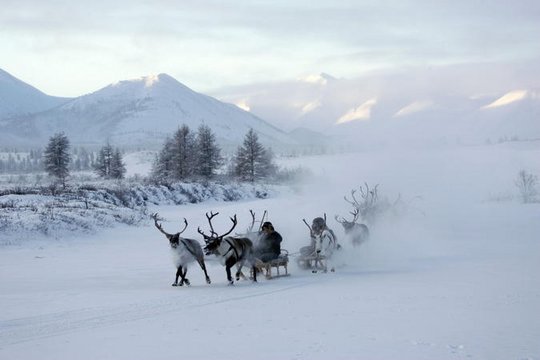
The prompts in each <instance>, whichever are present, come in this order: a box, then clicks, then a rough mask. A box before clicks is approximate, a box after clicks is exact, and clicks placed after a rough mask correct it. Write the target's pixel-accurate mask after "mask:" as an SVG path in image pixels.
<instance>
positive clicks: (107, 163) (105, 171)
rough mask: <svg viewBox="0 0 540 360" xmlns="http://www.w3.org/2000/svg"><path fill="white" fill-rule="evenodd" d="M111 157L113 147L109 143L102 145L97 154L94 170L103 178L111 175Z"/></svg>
mask: <svg viewBox="0 0 540 360" xmlns="http://www.w3.org/2000/svg"><path fill="white" fill-rule="evenodd" d="M112 158H113V148H112V146H111V145H110V144H107V145H105V146H103V147H102V148H101V149H100V150H99V152H98V155H97V158H96V163H95V164H94V171H95V172H96V174H97V175H98V176H99V177H101V178H104V179H109V178H110V177H111V163H112Z"/></svg>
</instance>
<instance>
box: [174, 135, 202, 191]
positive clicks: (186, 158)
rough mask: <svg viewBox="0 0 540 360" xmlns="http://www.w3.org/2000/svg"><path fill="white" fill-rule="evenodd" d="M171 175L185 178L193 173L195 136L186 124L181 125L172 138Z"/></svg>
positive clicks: (180, 178) (181, 178) (177, 178)
mask: <svg viewBox="0 0 540 360" xmlns="http://www.w3.org/2000/svg"><path fill="white" fill-rule="evenodd" d="M171 151H172V154H171V155H172V177H173V180H185V179H188V178H189V177H191V176H192V175H194V173H195V165H196V164H195V162H196V143H195V136H194V135H193V133H192V132H191V130H190V129H189V127H188V126H187V125H185V124H184V125H182V127H181V128H180V129H178V130H177V131H176V132H175V133H174V136H173V139H172V148H171Z"/></svg>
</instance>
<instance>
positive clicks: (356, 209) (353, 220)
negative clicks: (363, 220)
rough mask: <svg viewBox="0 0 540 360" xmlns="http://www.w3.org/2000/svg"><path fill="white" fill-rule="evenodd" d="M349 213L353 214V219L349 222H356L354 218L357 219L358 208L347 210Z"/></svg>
mask: <svg viewBox="0 0 540 360" xmlns="http://www.w3.org/2000/svg"><path fill="white" fill-rule="evenodd" d="M349 214H351V215H352V216H353V219H352V221H351V222H356V220H358V215H360V209H358V208H354V210H353V211H349Z"/></svg>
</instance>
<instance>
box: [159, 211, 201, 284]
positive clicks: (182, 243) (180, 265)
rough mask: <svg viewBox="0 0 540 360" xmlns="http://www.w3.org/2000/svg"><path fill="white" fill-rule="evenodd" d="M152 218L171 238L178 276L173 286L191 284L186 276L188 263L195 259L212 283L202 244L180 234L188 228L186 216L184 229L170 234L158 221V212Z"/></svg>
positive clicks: (163, 232)
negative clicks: (207, 270)
mask: <svg viewBox="0 0 540 360" xmlns="http://www.w3.org/2000/svg"><path fill="white" fill-rule="evenodd" d="M151 218H152V219H154V225H155V226H156V228H157V229H158V230H159V231H160V232H161V233H162V234H164V235H165V236H166V237H167V239H169V244H170V246H171V255H172V258H173V263H174V265H175V266H176V278H175V280H174V283H173V284H172V286H182V285H184V284H186V285H188V286H189V285H190V282H189V280H188V279H187V278H186V274H187V269H188V265H189V264H191V263H193V262H195V261H197V262H198V263H199V265H200V266H201V269H202V270H203V271H204V276H205V277H206V283H208V284H210V282H211V281H210V277H209V276H208V273H207V272H206V266H205V264H204V253H203V250H202V247H201V244H199V242H198V241H197V240H193V239H186V238H183V237H181V236H180V235H181V234H182V233H183V232H184V231H186V229H187V226H188V222H187V220H186V218H184V224H185V226H184V229H183V230H182V231H180V232H178V233H176V234H169V233H167V232H165V231H164V230H163V228H162V227H161V224H159V223H158V220H159V218H158V214H157V213H155V214H152V215H151ZM179 277H180V278H181V280H180V283H178V278H179Z"/></svg>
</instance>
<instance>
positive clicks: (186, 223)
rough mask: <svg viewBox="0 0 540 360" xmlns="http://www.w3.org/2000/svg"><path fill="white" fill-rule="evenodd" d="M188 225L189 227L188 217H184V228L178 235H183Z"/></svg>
mask: <svg viewBox="0 0 540 360" xmlns="http://www.w3.org/2000/svg"><path fill="white" fill-rule="evenodd" d="M187 227H188V222H187V220H186V218H184V228H183V229H182V231H180V232H179V233H178V235H181V234H182V233H183V232H184V231H186V229H187Z"/></svg>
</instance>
